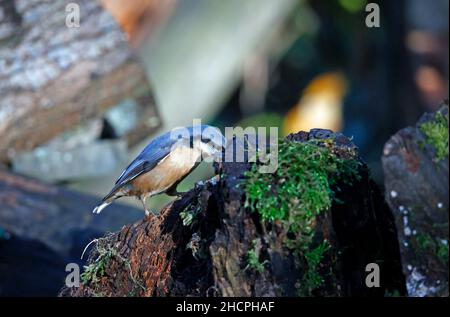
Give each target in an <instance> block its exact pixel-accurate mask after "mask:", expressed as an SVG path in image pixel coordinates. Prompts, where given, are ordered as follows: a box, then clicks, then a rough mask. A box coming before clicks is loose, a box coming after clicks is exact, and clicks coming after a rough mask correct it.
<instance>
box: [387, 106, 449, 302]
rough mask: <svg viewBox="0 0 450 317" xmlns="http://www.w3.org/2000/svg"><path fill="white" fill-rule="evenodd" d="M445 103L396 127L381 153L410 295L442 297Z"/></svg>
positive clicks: (445, 288)
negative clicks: (410, 124) (412, 122)
mask: <svg viewBox="0 0 450 317" xmlns="http://www.w3.org/2000/svg"><path fill="white" fill-rule="evenodd" d="M448 125H449V124H448V102H445V104H443V105H442V106H441V108H440V109H439V110H438V111H437V112H435V113H427V114H425V115H423V116H422V118H421V119H420V120H419V121H418V123H417V124H416V126H415V127H407V128H405V129H402V130H400V131H399V132H398V133H396V134H395V135H394V136H392V137H391V139H390V140H389V141H388V142H387V143H386V145H385V147H384V153H383V157H382V161H383V169H384V175H385V187H386V197H387V200H388V203H389V205H390V207H391V209H392V211H393V213H394V216H395V218H396V224H397V228H398V237H399V243H400V249H401V255H402V263H403V272H404V274H405V275H406V279H407V288H408V294H409V295H410V296H448V294H449V293H448V214H449V204H448V195H449V185H448V151H449V150H448V146H449V138H448Z"/></svg>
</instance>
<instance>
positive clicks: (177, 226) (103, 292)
mask: <svg viewBox="0 0 450 317" xmlns="http://www.w3.org/2000/svg"><path fill="white" fill-rule="evenodd" d="M288 138H289V139H290V140H292V141H295V142H306V141H307V140H308V139H321V140H327V139H330V138H332V139H333V140H334V142H335V143H334V145H333V150H335V151H336V153H338V155H341V154H342V155H345V153H348V150H349V149H350V150H351V151H356V147H355V146H354V145H353V144H352V143H351V142H350V141H349V140H348V139H347V138H346V137H344V136H343V135H341V134H334V133H332V132H331V131H328V130H319V129H316V130H311V131H310V132H309V133H307V132H300V133H298V134H295V135H290V136H289V137H288ZM233 144H236V146H240V144H243V143H242V142H236V139H235V140H234V142H231V145H230V146H233ZM348 159H357V160H360V159H359V158H357V157H356V158H355V157H353V158H348ZM250 167H251V163H236V162H230V163H228V162H224V163H219V164H216V171H217V174H218V175H217V176H216V177H215V178H213V179H212V180H210V181H208V182H206V183H204V184H200V185H197V186H196V188H194V189H193V190H191V191H189V192H188V193H186V194H185V195H184V196H182V197H181V198H180V199H179V200H176V201H174V202H173V203H171V204H169V205H168V206H166V207H165V208H164V209H163V210H162V211H161V214H160V215H159V216H151V217H149V218H147V219H143V220H142V221H140V222H137V223H135V224H132V225H127V226H125V227H124V228H123V229H122V230H121V231H119V232H116V233H113V234H111V235H109V236H106V237H104V238H102V239H100V240H99V241H98V243H97V246H95V247H93V250H92V252H91V254H90V257H89V261H88V264H89V265H88V269H87V270H86V272H87V273H88V274H85V275H84V279H83V283H82V285H81V286H80V287H79V288H63V289H62V291H61V296H295V295H301V294H299V289H302V287H304V286H303V285H302V283H303V282H302V281H304V277H305V274H307V271H308V270H309V271H310V269H311V268H309V267H308V268H307V267H306V266H305V263H304V262H302V261H299V259H298V258H297V257H296V255H295V254H294V253H293V252H292V250H291V249H289V248H288V247H286V244H285V241H286V236H287V235H289V233H288V232H286V231H285V230H284V229H283V228H282V226H281V224H280V223H279V222H277V221H274V222H267V221H262V219H261V217H260V215H259V214H258V213H257V212H249V211H248V210H247V208H246V207H245V206H244V201H245V195H246V192H245V191H244V190H243V188H242V182H245V180H246V176H245V172H246V171H248V170H249V169H250ZM358 173H359V175H360V176H361V177H360V180H359V181H357V182H356V183H354V184H353V185H348V184H338V186H339V187H340V192H338V190H337V189H336V193H337V194H336V195H337V196H336V198H337V200H336V201H335V202H333V204H332V207H331V208H330V209H329V210H326V211H325V212H323V213H321V214H319V215H317V216H316V218H315V221H314V222H313V225H314V227H315V230H314V232H315V233H314V236H313V239H312V242H311V244H310V245H308V249H309V250H314V249H315V248H316V247H317V246H318V245H319V244H320V242H321V241H324V239H326V240H327V241H329V243H330V245H331V249H332V252H330V253H327V254H326V255H325V256H324V259H323V262H321V263H320V264H319V265H318V266H317V268H315V270H316V271H314V272H312V273H314V274H316V273H317V274H320V279H321V280H322V281H321V283H320V286H319V287H317V288H315V289H314V290H313V291H312V292H311V293H310V294H309V296H385V295H390V294H398V295H403V294H405V283H404V276H403V274H402V272H401V264H400V254H399V249H398V243H397V236H396V230H395V226H394V219H393V217H392V214H391V212H390V210H389V208H388V207H387V205H386V203H385V202H384V199H383V196H382V195H381V193H380V191H379V189H378V188H377V186H376V184H375V183H374V182H373V181H372V180H371V179H370V176H369V171H368V168H367V166H366V165H365V164H362V165H360V169H359V170H358ZM186 211H189V212H191V213H192V212H193V213H194V215H195V217H194V218H193V220H192V223H190V224H189V222H185V223H184V224H183V220H186V218H185V217H183V218H182V217H180V213H183V212H184V213H185V212H186ZM250 252H254V253H256V257H257V260H259V261H260V264H261V266H260V269H255V267H252V265H250V262H249V254H250ZM369 263H376V264H378V265H379V267H380V271H381V285H380V287H378V288H377V287H373V288H370V287H367V285H366V281H365V280H366V275H367V274H368V273H367V272H366V270H365V269H366V265H367V264H369ZM99 268H101V270H98V269H99ZM96 270H97V271H96ZM95 272H96V273H95Z"/></svg>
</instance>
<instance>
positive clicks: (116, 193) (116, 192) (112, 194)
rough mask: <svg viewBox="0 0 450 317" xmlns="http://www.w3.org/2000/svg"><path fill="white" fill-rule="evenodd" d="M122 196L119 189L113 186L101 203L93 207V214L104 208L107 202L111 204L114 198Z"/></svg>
mask: <svg viewBox="0 0 450 317" xmlns="http://www.w3.org/2000/svg"><path fill="white" fill-rule="evenodd" d="M122 196H123V194H122V193H121V191H119V190H118V189H117V188H113V190H111V191H110V192H109V194H108V195H106V196H105V197H103V199H102V203H101V204H100V205H98V206H97V207H95V208H94V210H93V211H92V213H94V214H99V213H101V212H102V210H103V209H105V208H106V207H107V206H108V205H109V204H111V203H112V202H113V201H114V200H116V199H117V198H120V197H122Z"/></svg>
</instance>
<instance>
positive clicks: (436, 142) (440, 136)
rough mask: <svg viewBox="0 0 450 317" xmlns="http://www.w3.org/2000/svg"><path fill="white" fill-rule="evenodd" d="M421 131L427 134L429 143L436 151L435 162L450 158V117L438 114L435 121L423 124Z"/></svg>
mask: <svg viewBox="0 0 450 317" xmlns="http://www.w3.org/2000/svg"><path fill="white" fill-rule="evenodd" d="M420 130H421V131H422V133H423V134H425V136H426V140H427V143H429V144H431V145H432V146H433V147H434V148H435V149H436V158H435V161H436V162H439V161H440V160H443V159H445V158H448V151H449V150H448V144H449V143H448V115H443V114H442V113H440V112H437V113H436V115H435V117H434V120H431V121H429V122H425V123H423V124H422V125H421V126H420Z"/></svg>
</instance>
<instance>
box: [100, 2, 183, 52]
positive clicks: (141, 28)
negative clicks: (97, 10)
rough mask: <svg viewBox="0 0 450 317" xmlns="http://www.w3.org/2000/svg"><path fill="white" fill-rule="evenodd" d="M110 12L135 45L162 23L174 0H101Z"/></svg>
mask: <svg viewBox="0 0 450 317" xmlns="http://www.w3.org/2000/svg"><path fill="white" fill-rule="evenodd" d="M101 1H102V4H103V6H104V7H105V8H106V9H107V10H108V11H109V12H111V14H112V15H113V16H114V18H115V19H116V21H117V22H118V23H119V25H120V26H121V27H122V29H123V30H124V32H125V33H126V34H127V35H128V37H129V38H130V41H131V43H132V44H133V45H134V46H137V45H139V44H140V43H141V40H143V39H144V38H145V37H147V36H148V35H149V34H150V33H151V32H152V31H153V29H154V28H155V27H157V26H159V25H160V24H161V23H163V22H164V21H165V20H166V19H167V18H168V16H170V13H171V12H172V9H173V7H174V5H175V3H176V0H164V1H159V0H101Z"/></svg>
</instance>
